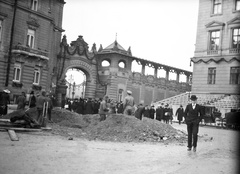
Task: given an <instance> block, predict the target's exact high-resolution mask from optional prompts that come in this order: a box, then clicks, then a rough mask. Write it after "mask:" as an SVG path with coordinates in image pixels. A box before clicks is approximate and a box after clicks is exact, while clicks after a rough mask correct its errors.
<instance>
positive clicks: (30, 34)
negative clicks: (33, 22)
mask: <svg viewBox="0 0 240 174" xmlns="http://www.w3.org/2000/svg"><path fill="white" fill-rule="evenodd" d="M2 32H3V21H2V20H0V42H1V41H2ZM35 32H36V31H35V30H32V29H28V31H27V41H26V46H28V47H30V48H34V44H35Z"/></svg>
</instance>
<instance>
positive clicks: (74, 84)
mask: <svg viewBox="0 0 240 174" xmlns="http://www.w3.org/2000/svg"><path fill="white" fill-rule="evenodd" d="M75 87H76V83H75V82H73V92H72V99H74V95H75Z"/></svg>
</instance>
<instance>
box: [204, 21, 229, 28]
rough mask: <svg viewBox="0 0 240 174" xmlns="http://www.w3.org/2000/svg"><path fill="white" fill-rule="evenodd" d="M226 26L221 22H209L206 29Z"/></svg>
mask: <svg viewBox="0 0 240 174" xmlns="http://www.w3.org/2000/svg"><path fill="white" fill-rule="evenodd" d="M224 25H225V24H224V23H222V22H219V21H212V22H209V23H208V24H206V25H205V26H206V28H210V27H223V26H224Z"/></svg>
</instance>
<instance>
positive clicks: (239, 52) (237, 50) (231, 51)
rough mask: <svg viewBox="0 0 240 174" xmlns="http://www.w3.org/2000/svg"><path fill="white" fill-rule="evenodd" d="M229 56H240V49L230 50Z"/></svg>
mask: <svg viewBox="0 0 240 174" xmlns="http://www.w3.org/2000/svg"><path fill="white" fill-rule="evenodd" d="M229 54H240V48H230V49H229Z"/></svg>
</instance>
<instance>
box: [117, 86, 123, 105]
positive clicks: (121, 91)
mask: <svg viewBox="0 0 240 174" xmlns="http://www.w3.org/2000/svg"><path fill="white" fill-rule="evenodd" d="M121 101H123V90H122V89H119V90H118V102H121Z"/></svg>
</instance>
